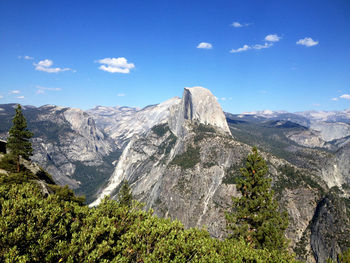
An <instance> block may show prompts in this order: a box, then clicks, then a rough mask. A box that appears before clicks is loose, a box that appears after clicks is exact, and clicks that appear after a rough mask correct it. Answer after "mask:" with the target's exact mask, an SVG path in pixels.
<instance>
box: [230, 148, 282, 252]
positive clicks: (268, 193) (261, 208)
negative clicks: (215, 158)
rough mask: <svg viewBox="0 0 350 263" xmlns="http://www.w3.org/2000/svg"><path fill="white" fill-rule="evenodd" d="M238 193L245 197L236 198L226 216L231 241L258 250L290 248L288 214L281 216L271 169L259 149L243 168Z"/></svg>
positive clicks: (238, 182) (249, 157) (233, 198)
mask: <svg viewBox="0 0 350 263" xmlns="http://www.w3.org/2000/svg"><path fill="white" fill-rule="evenodd" d="M240 171H241V175H242V176H241V177H240V178H239V179H238V181H237V189H238V191H240V193H241V197H232V201H233V204H232V211H231V212H230V213H227V214H226V220H227V228H228V230H230V231H231V236H230V238H233V239H238V238H240V237H243V239H244V240H245V241H246V242H247V243H250V244H251V245H252V246H253V247H256V248H267V249H276V250H283V249H285V248H286V246H287V239H286V238H285V236H284V232H285V230H286V228H287V226H288V217H287V213H286V212H283V213H280V212H279V209H278V203H277V201H276V200H275V199H274V197H273V196H274V192H273V191H272V190H271V179H269V178H267V177H266V175H267V173H268V167H267V165H266V162H265V160H264V159H263V158H262V157H261V155H260V154H259V153H258V150H257V148H256V147H254V148H253V153H252V154H249V155H248V157H247V162H246V166H245V167H244V168H241V170H240Z"/></svg>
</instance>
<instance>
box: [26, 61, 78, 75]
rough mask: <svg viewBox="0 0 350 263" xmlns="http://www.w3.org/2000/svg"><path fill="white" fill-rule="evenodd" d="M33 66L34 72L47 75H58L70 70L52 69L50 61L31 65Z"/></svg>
mask: <svg viewBox="0 0 350 263" xmlns="http://www.w3.org/2000/svg"><path fill="white" fill-rule="evenodd" d="M33 65H34V66H35V70H38V71H43V72H47V73H59V72H64V71H68V70H72V69H70V68H52V67H51V66H52V65H53V61H52V60H50V59H45V60H41V61H39V62H38V63H33Z"/></svg>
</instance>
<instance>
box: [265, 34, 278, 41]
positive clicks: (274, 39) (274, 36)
mask: <svg viewBox="0 0 350 263" xmlns="http://www.w3.org/2000/svg"><path fill="white" fill-rule="evenodd" d="M281 38H282V37H279V36H278V35H276V34H274V35H267V36H266V37H265V41H269V42H278V41H280V40H281Z"/></svg>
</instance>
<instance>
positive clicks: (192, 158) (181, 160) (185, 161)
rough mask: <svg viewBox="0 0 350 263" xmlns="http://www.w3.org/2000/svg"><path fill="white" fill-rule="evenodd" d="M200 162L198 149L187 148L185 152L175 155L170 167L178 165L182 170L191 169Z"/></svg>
mask: <svg viewBox="0 0 350 263" xmlns="http://www.w3.org/2000/svg"><path fill="white" fill-rule="evenodd" d="M199 162H200V153H199V147H196V148H194V147H192V146H191V145H190V146H188V148H187V151H186V152H184V153H183V154H180V155H176V156H175V158H174V159H173V160H172V161H171V163H170V165H178V166H180V167H181V168H183V169H189V168H193V167H194V166H195V165H196V164H197V163H199Z"/></svg>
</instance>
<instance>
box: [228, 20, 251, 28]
mask: <svg viewBox="0 0 350 263" xmlns="http://www.w3.org/2000/svg"><path fill="white" fill-rule="evenodd" d="M249 25H250V24H249V23H244V24H241V23H240V22H237V21H235V22H233V23H232V26H233V27H245V26H249Z"/></svg>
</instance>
